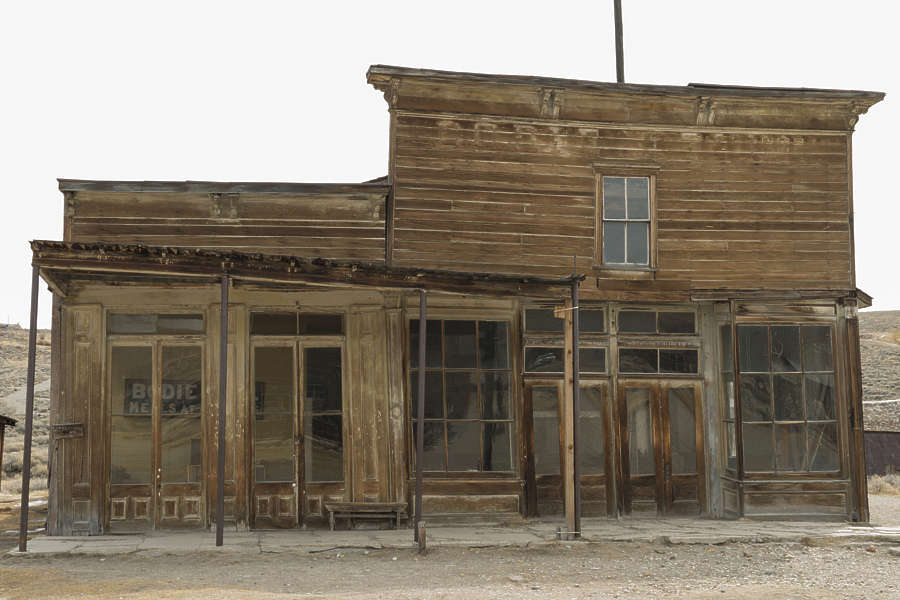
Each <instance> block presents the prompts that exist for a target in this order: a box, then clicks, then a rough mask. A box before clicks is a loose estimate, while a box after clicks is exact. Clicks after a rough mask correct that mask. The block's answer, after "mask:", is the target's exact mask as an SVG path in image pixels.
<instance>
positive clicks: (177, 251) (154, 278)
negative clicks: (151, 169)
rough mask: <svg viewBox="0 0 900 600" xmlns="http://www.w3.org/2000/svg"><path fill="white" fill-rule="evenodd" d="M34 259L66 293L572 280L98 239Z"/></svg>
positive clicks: (505, 287) (472, 289) (542, 285)
mask: <svg viewBox="0 0 900 600" xmlns="http://www.w3.org/2000/svg"><path fill="white" fill-rule="evenodd" d="M31 250H32V264H33V265H36V266H37V267H39V268H40V273H41V277H43V279H44V280H45V281H46V282H47V284H48V285H50V287H51V288H52V289H53V290H54V291H55V292H57V293H59V294H61V295H63V296H66V295H67V294H68V288H69V283H70V282H71V281H72V280H73V279H79V280H96V281H107V282H120V281H122V282H124V281H132V282H135V281H137V282H145V283H153V282H160V283H162V282H169V283H171V282H179V283H198V282H204V283H213V282H217V281H218V280H219V279H220V278H221V277H222V276H224V275H228V276H229V277H231V278H232V279H235V280H243V281H247V282H253V283H256V284H261V285H272V286H285V285H288V286H292V285H313V286H325V287H356V286H365V287H374V288H381V289H393V290H398V289H399V290H404V289H406V290H421V289H424V290H427V291H435V292H444V293H453V294H476V295H488V296H510V295H517V296H531V297H545V298H565V297H568V296H569V294H570V287H571V284H572V282H573V281H581V280H583V279H584V275H572V276H569V277H565V278H561V279H548V278H541V277H530V276H525V275H501V274H494V273H467V272H459V271H446V270H436V269H415V268H407V267H391V266H386V265H382V264H373V263H365V262H353V261H338V260H330V259H324V258H306V257H299V256H286V255H278V254H260V253H247V252H236V251H232V250H227V251H226V250H212V249H207V248H184V247H165V246H144V245H139V244H108V243H102V242H96V243H85V242H62V241H48V240H34V241H32V242H31Z"/></svg>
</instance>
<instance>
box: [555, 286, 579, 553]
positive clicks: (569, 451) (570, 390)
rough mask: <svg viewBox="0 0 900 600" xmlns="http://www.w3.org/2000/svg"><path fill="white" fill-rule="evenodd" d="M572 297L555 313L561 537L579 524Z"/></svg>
mask: <svg viewBox="0 0 900 600" xmlns="http://www.w3.org/2000/svg"><path fill="white" fill-rule="evenodd" d="M572 308H573V305H572V300H571V299H569V300H566V301H565V304H564V305H563V307H562V309H561V310H560V311H559V312H562V314H559V312H558V313H557V316H558V317H562V318H563V331H564V335H565V346H566V347H565V367H564V369H565V381H564V382H563V402H562V410H561V411H560V419H561V421H562V436H563V460H562V463H563V476H562V480H563V506H564V511H565V515H566V530H565V532H562V535H561V536H560V537H561V539H564V540H570V539H573V538H574V537H575V532H576V531H577V527H578V518H577V516H576V513H577V509H576V504H575V497H576V496H575V491H576V480H575V427H574V424H575V421H574V416H575V414H574V413H575V410H574V408H575V407H574V401H575V385H576V379H575V371H574V367H575V359H574V354H575V352H574V349H575V345H574V341H575V340H574V333H575V330H574V322H573V319H572V316H573V315H572V313H573V310H572Z"/></svg>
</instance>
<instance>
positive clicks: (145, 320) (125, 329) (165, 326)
mask: <svg viewBox="0 0 900 600" xmlns="http://www.w3.org/2000/svg"><path fill="white" fill-rule="evenodd" d="M106 330H107V332H109V333H120V334H140V333H181V334H192V333H203V331H204V328H203V315H169V314H110V315H109V317H108V318H107V322H106Z"/></svg>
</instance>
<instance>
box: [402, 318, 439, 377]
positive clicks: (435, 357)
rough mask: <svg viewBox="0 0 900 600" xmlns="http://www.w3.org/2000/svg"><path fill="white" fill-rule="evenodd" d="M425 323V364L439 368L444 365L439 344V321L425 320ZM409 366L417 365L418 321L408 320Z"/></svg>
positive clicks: (414, 366)
mask: <svg viewBox="0 0 900 600" xmlns="http://www.w3.org/2000/svg"><path fill="white" fill-rule="evenodd" d="M425 323H426V325H425V365H426V367H427V368H429V369H431V368H437V369H440V368H441V367H442V366H443V365H444V354H443V352H444V350H443V344H441V337H442V335H441V322H440V321H432V320H431V319H429V320H427V321H426V322H425ZM409 366H410V367H411V368H413V369H415V368H417V367H418V366H419V321H418V319H413V320H412V321H410V322H409Z"/></svg>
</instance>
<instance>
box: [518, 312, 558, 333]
mask: <svg viewBox="0 0 900 600" xmlns="http://www.w3.org/2000/svg"><path fill="white" fill-rule="evenodd" d="M562 330H563V320H562V319H557V318H556V317H555V316H554V315H553V310H552V309H549V308H529V309H527V310H526V311H525V331H527V332H529V333H562Z"/></svg>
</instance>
